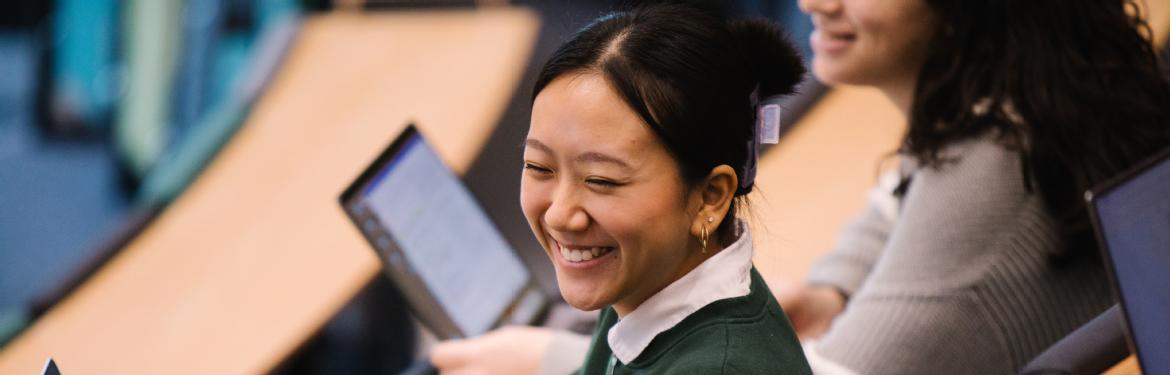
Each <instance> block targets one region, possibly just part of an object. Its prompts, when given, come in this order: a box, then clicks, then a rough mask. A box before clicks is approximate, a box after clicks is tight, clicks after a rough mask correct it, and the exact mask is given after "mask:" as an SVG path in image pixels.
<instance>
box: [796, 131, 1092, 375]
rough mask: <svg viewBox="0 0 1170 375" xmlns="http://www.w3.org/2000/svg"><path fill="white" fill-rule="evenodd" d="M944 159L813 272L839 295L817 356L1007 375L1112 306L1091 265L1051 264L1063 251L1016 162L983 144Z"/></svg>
mask: <svg viewBox="0 0 1170 375" xmlns="http://www.w3.org/2000/svg"><path fill="white" fill-rule="evenodd" d="M944 155H947V156H949V157H951V158H953V162H950V163H947V164H945V165H944V166H942V167H940V168H921V169H916V170H914V171H913V172H912V179H911V184H910V186H909V190H908V191H906V194H905V195H904V196H903V197H902V198H901V200H900V201H899V204H898V206H899V207H898V208H897V212H896V213H895V214H892V215H891V214H890V213H888V211H889V210H885V211H886V212H887V213H885V214H883V210H882V207H881V205H880V204H879V203H877V202H872V200H871V204H870V205H869V207H867V208H866V209H865V210H864V211H863V212H862V213H861V214H860V216H858V217H857V218H856V219H855V220H854V221H853V222H851V223H850V224H849V225H847V226H846V227H845V228H844V230H843V231H842V232H841V234H840V236H839V237H838V241H837V245H836V247H835V249H834V250H833V251H831V252H830V253H829V254H827V255H826V256H825V257H823V258H822V259H821V260H820V261H819V262H818V263H817V264H816V265H815V266H814V267H813V269H812V271H811V272H810V276H809V282H810V283H815V284H828V285H833V286H836V287H839V288H841V289H842V290H843V291H845V292H846V293H847V294H849V295H850V298H849V302H848V305H847V306H846V309H845V311H844V312H843V313H842V314H841V315H840V316H838V317H837V319H836V320H835V321H834V322H833V325H832V327H831V328H830V329H829V331H828V332H827V333H826V335H825V336H824V337H822V338H821V341H820V343H819V345H818V346H817V349H816V350H817V353H818V354H819V355H820V356H823V357H825V358H828V359H830V360H833V361H835V362H838V363H839V364H842V365H844V366H845V367H848V368H850V369H853V370H855V371H857V372H859V373H863V374H1006V373H1015V372H1016V371H1018V369H1019V368H1020V367H1022V366H1023V365H1024V364H1026V363H1027V362H1028V361H1029V360H1030V359H1031V358H1032V357H1033V356H1035V355H1036V354H1038V353H1039V352H1041V351H1043V350H1044V349H1045V348H1047V347H1048V346H1049V345H1051V344H1052V343H1053V342H1055V341H1056V340H1058V339H1060V338H1061V337H1063V336H1064V335H1065V334H1067V333H1068V332H1071V331H1072V330H1074V329H1075V328H1076V327H1078V326H1080V325H1081V324H1082V323H1084V322H1086V321H1088V320H1089V319H1091V318H1092V317H1094V316H1096V315H1097V314H1098V313H1100V312H1101V311H1103V310H1104V309H1105V308H1107V307H1108V306H1109V305H1111V304H1112V298H1111V296H1110V291H1109V286H1108V285H1109V284H1108V280H1107V279H1106V276H1105V273H1104V269H1103V268H1102V266H1101V265H1099V264H1094V263H1092V262H1082V263H1074V264H1069V265H1061V266H1056V265H1054V264H1053V263H1052V262H1051V259H1050V257H1049V256H1050V254H1052V253H1053V252H1054V251H1055V250H1056V249H1058V248H1059V247H1060V246H1061V241H1062V240H1061V238H1060V237H1059V236H1058V235H1057V229H1056V226H1055V222H1054V221H1053V219H1052V218H1051V217H1050V215H1049V214H1048V213H1047V212H1046V211H1045V209H1044V208H1043V203H1042V201H1041V198H1040V197H1039V196H1038V195H1037V194H1035V193H1028V192H1027V191H1026V188H1025V185H1024V181H1023V178H1022V174H1021V165H1020V157H1019V155H1018V154H1017V153H1015V152H1012V151H1009V150H1006V149H1004V148H1003V147H1001V146H999V145H998V144H996V143H994V142H993V141H991V140H990V139H989V137H985V138H982V139H976V140H971V141H967V142H963V143H960V144H956V145H954V146H951V147H949V148H948V149H947V150H945V151H944ZM887 194H890V192H887ZM879 200H880V199H879Z"/></svg>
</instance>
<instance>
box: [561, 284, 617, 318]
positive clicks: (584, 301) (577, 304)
mask: <svg viewBox="0 0 1170 375" xmlns="http://www.w3.org/2000/svg"><path fill="white" fill-rule="evenodd" d="M557 282H558V284H560V289H561V297H563V298H564V299H565V303H568V304H569V306H573V308H575V309H577V310H582V311H593V310H598V309H602V308H604V307H606V306H609V305H611V304H612V302H611V301H609V299H608V298H605V297H604V296H603V293H602V291H601V290H599V288H598V287H597V285H596V284H586V285H581V283H574V282H572V281H569V280H563V279H559V280H557Z"/></svg>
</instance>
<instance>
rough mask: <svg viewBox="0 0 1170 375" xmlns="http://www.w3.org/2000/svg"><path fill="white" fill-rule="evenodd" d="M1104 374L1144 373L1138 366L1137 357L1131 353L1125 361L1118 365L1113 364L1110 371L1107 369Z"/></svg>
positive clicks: (1126, 374) (1135, 374)
mask: <svg viewBox="0 0 1170 375" xmlns="http://www.w3.org/2000/svg"><path fill="white" fill-rule="evenodd" d="M1104 374H1105V375H1142V370H1141V368H1139V367H1138V361H1137V357H1135V356H1133V355H1132V354H1130V355H1129V357H1128V358H1126V359H1125V360H1124V361H1121V362H1120V363H1118V364H1117V365H1116V366H1113V367H1112V368H1110V369H1109V370H1108V371H1105V372H1104Z"/></svg>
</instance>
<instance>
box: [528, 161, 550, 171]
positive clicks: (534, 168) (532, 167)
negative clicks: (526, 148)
mask: <svg viewBox="0 0 1170 375" xmlns="http://www.w3.org/2000/svg"><path fill="white" fill-rule="evenodd" d="M524 170H527V171H531V172H534V173H538V174H551V173H552V171H551V170H549V169H548V168H545V167H541V166H539V165H536V164H532V163H524Z"/></svg>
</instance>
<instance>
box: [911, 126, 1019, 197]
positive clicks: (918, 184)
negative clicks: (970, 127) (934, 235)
mask: <svg viewBox="0 0 1170 375" xmlns="http://www.w3.org/2000/svg"><path fill="white" fill-rule="evenodd" d="M939 156H940V158H939V161H938V162H937V163H934V164H933V165H928V166H927V165H921V164H920V163H917V162H915V161H911V162H909V163H907V165H909V166H910V168H912V171H911V175H912V176H913V177H912V180H911V185H910V189H911V191H912V194H913V195H917V196H919V198H923V197H925V199H928V200H930V201H932V202H934V203H937V202H938V201H936V200H935V199H934V198H936V196H937V195H938V194H943V195H947V196H951V197H979V196H984V197H987V198H989V199H1000V198H1006V197H1016V198H1023V197H1025V196H1028V195H1030V194H1029V192H1030V188H1029V185H1030V181H1029V180H1030V179H1031V177H1030V176H1029V175H1028V174H1027V171H1026V169H1025V166H1024V156H1023V152H1022V150H1021V148H1020V147H1019V146H1016V145H1014V144H1012V142H1009V141H1007V140H1005V139H1003V138H1001V137H999V136H997V135H995V134H991V133H989V134H985V135H981V136H977V137H972V138H969V139H966V140H963V141H959V142H955V143H953V144H950V145H948V146H946V147H944V148H943V149H941V150H940V152H939Z"/></svg>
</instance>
